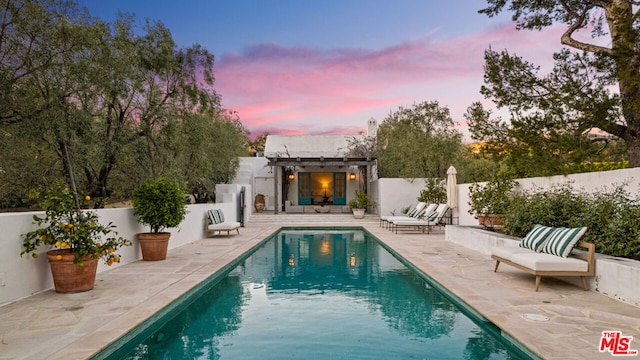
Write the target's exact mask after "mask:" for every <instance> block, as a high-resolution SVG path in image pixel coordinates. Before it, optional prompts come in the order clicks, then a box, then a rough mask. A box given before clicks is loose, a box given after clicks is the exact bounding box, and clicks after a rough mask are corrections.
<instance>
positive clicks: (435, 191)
mask: <svg viewBox="0 0 640 360" xmlns="http://www.w3.org/2000/svg"><path fill="white" fill-rule="evenodd" d="M446 184H447V182H446V181H445V180H443V179H434V178H430V179H427V180H425V184H424V185H425V188H424V189H422V191H420V196H419V197H418V201H422V202H425V203H427V204H444V203H446V202H447V188H446Z"/></svg>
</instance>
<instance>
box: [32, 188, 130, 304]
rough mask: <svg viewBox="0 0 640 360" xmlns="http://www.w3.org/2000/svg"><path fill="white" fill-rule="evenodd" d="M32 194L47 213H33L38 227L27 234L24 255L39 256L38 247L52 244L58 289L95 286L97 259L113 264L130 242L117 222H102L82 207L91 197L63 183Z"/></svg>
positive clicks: (50, 257)
mask: <svg viewBox="0 0 640 360" xmlns="http://www.w3.org/2000/svg"><path fill="white" fill-rule="evenodd" d="M30 197H31V198H32V199H34V200H37V201H39V204H40V207H41V208H42V209H43V210H44V212H45V213H44V216H40V215H34V216H33V221H34V224H36V225H37V226H39V228H38V229H36V230H33V231H30V232H28V233H26V234H24V239H23V243H22V248H23V250H22V252H21V253H20V254H21V255H24V254H31V256H32V257H33V258H38V256H39V254H38V252H37V250H38V248H39V247H40V246H42V245H46V246H49V247H50V248H51V250H49V251H48V252H47V259H48V260H49V264H50V267H51V274H52V276H53V283H54V286H55V290H56V291H57V292H60V293H70V292H82V291H88V290H91V289H93V286H94V283H95V278H96V270H97V266H98V260H99V259H103V260H104V262H105V263H106V264H107V265H109V266H111V265H113V264H114V263H117V262H120V255H119V254H117V250H118V248H120V247H122V246H129V245H131V241H129V240H126V239H124V238H122V237H118V236H117V235H118V233H117V232H116V231H115V230H114V229H115V225H113V224H112V223H109V224H107V225H103V224H101V223H100V221H99V220H100V219H99V217H98V214H97V213H96V212H95V211H89V210H83V209H82V208H81V207H82V205H85V207H86V205H87V203H88V202H89V201H90V200H91V198H90V197H89V196H86V197H85V198H83V199H79V198H78V197H77V195H76V194H75V193H74V192H73V191H71V190H70V189H69V188H66V187H64V186H62V185H60V184H54V185H52V186H50V187H49V188H47V189H44V190H35V191H32V192H31V194H30Z"/></svg>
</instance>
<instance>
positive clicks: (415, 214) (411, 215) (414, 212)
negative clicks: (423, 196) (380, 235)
mask: <svg viewBox="0 0 640 360" xmlns="http://www.w3.org/2000/svg"><path fill="white" fill-rule="evenodd" d="M435 208H436V205H435V204H429V205H427V204H426V203H424V202H419V203H418V205H416V207H414V208H412V209H409V211H407V213H406V214H404V215H388V216H381V217H380V226H383V225H386V227H387V228H389V224H390V223H391V222H393V221H395V220H420V219H422V217H423V216H424V215H425V214H428V213H430V212H432V211H433V210H434V209H435Z"/></svg>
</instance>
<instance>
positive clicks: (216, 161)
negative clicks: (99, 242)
mask: <svg viewBox="0 0 640 360" xmlns="http://www.w3.org/2000/svg"><path fill="white" fill-rule="evenodd" d="M134 22H135V19H134V17H133V16H131V15H127V14H120V15H119V17H118V19H117V20H116V21H115V22H114V23H105V22H102V21H100V20H98V19H96V18H93V17H91V16H90V15H89V14H88V13H87V12H86V11H85V10H84V9H81V8H79V7H78V5H77V4H76V3H75V2H73V1H64V0H40V1H37V0H0V134H1V135H2V136H3V138H4V140H6V141H3V143H2V145H0V155H1V156H0V181H2V182H6V184H7V185H6V186H3V188H2V189H0V193H1V194H0V195H2V198H3V199H5V200H3V201H4V202H5V204H3V205H4V206H15V205H18V204H20V202H21V201H22V200H23V199H26V196H25V195H26V192H27V191H28V189H29V188H31V187H35V186H37V185H40V184H41V183H42V182H43V181H44V179H46V178H49V179H51V178H64V179H66V180H67V183H69V184H71V185H75V184H76V183H77V185H78V187H80V188H81V191H82V192H83V193H87V194H90V195H91V196H92V197H94V198H107V197H115V198H126V197H127V196H128V195H129V194H130V193H131V190H132V189H133V187H135V186H136V185H137V184H139V183H141V182H142V181H144V180H145V179H147V178H152V177H156V176H158V175H165V176H169V177H171V178H173V179H174V180H179V181H181V182H182V183H184V184H185V187H187V188H186V189H185V190H186V191H189V192H192V193H194V194H212V193H213V183H212V182H214V181H215V182H225V181H229V180H230V179H231V178H232V177H233V174H234V173H235V170H236V168H237V166H238V162H237V159H236V157H237V156H238V155H244V154H246V151H245V144H246V135H247V131H246V129H244V127H242V125H241V124H240V122H239V120H238V119H237V118H236V117H235V116H234V114H233V113H230V112H228V111H227V110H225V109H223V108H222V106H221V105H220V96H219V95H218V94H217V93H216V92H215V90H214V89H213V84H214V76H213V63H214V58H213V55H212V54H211V53H209V52H208V51H207V50H206V49H203V48H202V47H201V46H200V45H197V44H196V45H193V46H190V47H188V48H179V47H178V46H177V45H176V44H175V42H174V41H173V38H172V36H171V32H170V31H169V29H167V28H166V27H165V26H164V25H163V24H162V23H160V22H153V21H149V20H147V21H146V24H145V26H144V27H143V28H142V31H141V32H140V34H137V33H136V32H135V31H134ZM19 164H22V166H17V165H19ZM27 167H28V168H27ZM14 179H15V180H14ZM204 179H206V180H204ZM206 197H207V196H204V195H203V197H202V198H206ZM0 206H2V205H0Z"/></svg>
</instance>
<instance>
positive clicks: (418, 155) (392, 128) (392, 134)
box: [377, 101, 462, 178]
mask: <svg viewBox="0 0 640 360" xmlns="http://www.w3.org/2000/svg"><path fill="white" fill-rule="evenodd" d="M454 125H455V124H454V122H453V120H452V119H451V115H450V114H449V109H448V108H447V107H441V106H440V105H439V104H438V102H437V101H432V102H422V103H419V104H414V105H413V106H411V107H402V106H401V107H400V108H399V109H398V110H397V111H395V112H391V113H389V115H387V117H386V118H385V119H384V120H383V121H382V123H381V124H380V127H379V128H378V132H377V143H378V146H377V152H378V175H379V176H380V177H408V178H418V177H441V178H442V177H445V176H446V172H447V169H448V168H449V166H450V165H451V164H453V163H455V162H456V161H457V160H458V159H459V157H460V154H461V151H462V134H461V133H460V132H459V131H457V130H455V129H454Z"/></svg>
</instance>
